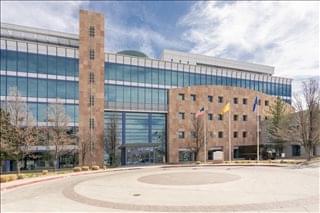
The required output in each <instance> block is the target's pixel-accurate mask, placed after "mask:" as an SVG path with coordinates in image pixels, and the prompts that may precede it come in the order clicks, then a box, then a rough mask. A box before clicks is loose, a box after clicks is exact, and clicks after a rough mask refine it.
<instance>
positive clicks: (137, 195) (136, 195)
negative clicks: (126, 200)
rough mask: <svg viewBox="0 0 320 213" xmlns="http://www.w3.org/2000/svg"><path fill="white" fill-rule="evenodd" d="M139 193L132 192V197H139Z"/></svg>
mask: <svg viewBox="0 0 320 213" xmlns="http://www.w3.org/2000/svg"><path fill="white" fill-rule="evenodd" d="M140 195H141V194H133V195H132V196H134V197H139V196H140Z"/></svg>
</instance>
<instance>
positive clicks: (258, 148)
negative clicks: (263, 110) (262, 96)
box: [257, 99, 260, 161]
mask: <svg viewBox="0 0 320 213" xmlns="http://www.w3.org/2000/svg"><path fill="white" fill-rule="evenodd" d="M259 145H260V144H259V99H258V103H257V161H259V157H260V156H259V155H260V147H259Z"/></svg>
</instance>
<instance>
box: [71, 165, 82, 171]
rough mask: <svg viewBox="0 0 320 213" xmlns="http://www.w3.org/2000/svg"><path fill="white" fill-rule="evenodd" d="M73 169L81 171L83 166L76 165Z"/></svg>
mask: <svg viewBox="0 0 320 213" xmlns="http://www.w3.org/2000/svg"><path fill="white" fill-rule="evenodd" d="M73 171H74V172H81V167H79V166H76V167H74V168H73Z"/></svg>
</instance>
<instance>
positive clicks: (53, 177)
mask: <svg viewBox="0 0 320 213" xmlns="http://www.w3.org/2000/svg"><path fill="white" fill-rule="evenodd" d="M148 167H149V166H147V168H148ZM150 167H155V168H157V167H159V166H150ZM150 167H149V168H150ZM141 168H146V166H140V167H120V168H109V169H107V170H103V169H100V170H95V171H93V170H91V171H81V172H70V173H66V174H53V175H46V176H45V175H43V176H39V177H33V178H25V179H20V180H14V181H10V182H5V183H0V191H5V190H9V189H13V188H17V187H20V186H25V185H29V184H34V183H40V182H44V181H50V180H57V179H62V178H66V177H73V176H80V175H91V174H98V173H103V172H114V171H123V170H136V169H141Z"/></svg>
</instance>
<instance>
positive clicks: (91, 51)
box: [89, 49, 94, 60]
mask: <svg viewBox="0 0 320 213" xmlns="http://www.w3.org/2000/svg"><path fill="white" fill-rule="evenodd" d="M89 57H90V60H94V50H93V49H90V51H89Z"/></svg>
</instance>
